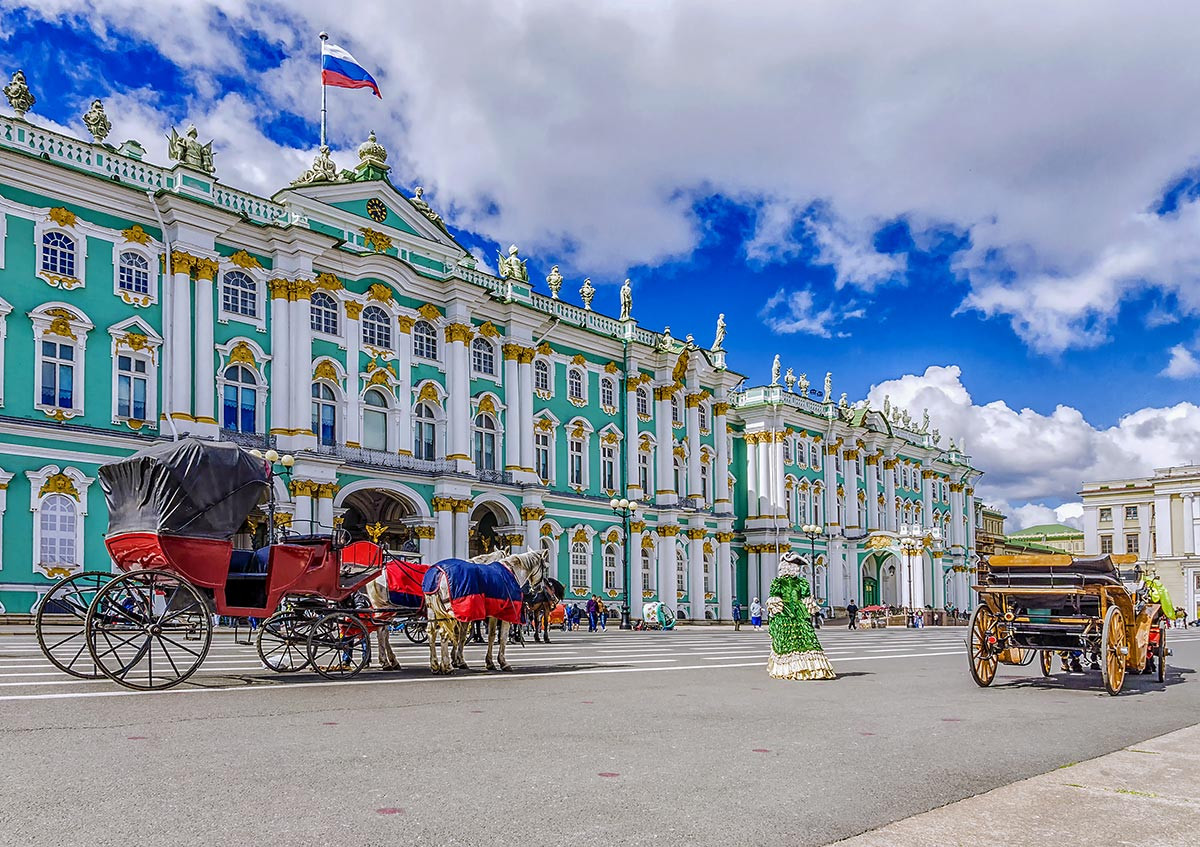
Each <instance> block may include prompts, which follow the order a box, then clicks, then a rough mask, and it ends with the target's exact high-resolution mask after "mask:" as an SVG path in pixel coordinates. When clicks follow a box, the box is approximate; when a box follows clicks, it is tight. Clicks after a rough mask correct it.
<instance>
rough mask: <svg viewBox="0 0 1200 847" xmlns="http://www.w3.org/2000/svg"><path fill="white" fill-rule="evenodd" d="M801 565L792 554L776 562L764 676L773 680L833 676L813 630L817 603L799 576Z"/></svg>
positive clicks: (768, 603) (769, 607)
mask: <svg viewBox="0 0 1200 847" xmlns="http://www.w3.org/2000/svg"><path fill="white" fill-rule="evenodd" d="M803 562H804V559H802V558H801V557H800V556H798V555H797V554H795V553H792V552H790V551H789V552H787V553H784V554H783V555H782V556H781V557H780V558H779V576H777V577H776V578H775V579H774V580H772V581H771V594H770V596H769V597H767V611H768V612H770V614H771V619H770V622H769V623H768V624H767V628H768V629H769V630H770V632H771V657H770V658H769V659H767V673H768V674H770V675H771V676H772V677H773V678H775V679H833V678H834V677H835V676H836V674H835V673H834V672H833V666H832V665H831V664H829V659H828V658H827V657H826V656H825V651H823V650H822V649H821V642H820V641H818V640H817V633H816V630H815V629H813V624H812V616H813V614H815V613H816V610H817V603H816V601H815V600H814V599H813V596H812V592H811V591H810V590H809V587H808V580H806V579H804V578H803V577H802V576H800V565H801V563H803Z"/></svg>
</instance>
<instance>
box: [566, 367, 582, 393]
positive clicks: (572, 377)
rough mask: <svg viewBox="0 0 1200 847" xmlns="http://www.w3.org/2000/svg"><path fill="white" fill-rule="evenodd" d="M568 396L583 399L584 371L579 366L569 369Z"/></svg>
mask: <svg viewBox="0 0 1200 847" xmlns="http://www.w3.org/2000/svg"><path fill="white" fill-rule="evenodd" d="M567 396H568V397H570V398H571V399H572V400H582V399H583V371H581V370H579V369H578V368H571V369H570V370H569V371H567Z"/></svg>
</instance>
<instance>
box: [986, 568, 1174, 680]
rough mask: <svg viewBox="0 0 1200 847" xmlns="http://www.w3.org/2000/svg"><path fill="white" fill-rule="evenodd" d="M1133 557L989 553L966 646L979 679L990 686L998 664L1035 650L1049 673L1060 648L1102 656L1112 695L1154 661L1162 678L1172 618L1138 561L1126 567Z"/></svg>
mask: <svg viewBox="0 0 1200 847" xmlns="http://www.w3.org/2000/svg"><path fill="white" fill-rule="evenodd" d="M1136 562H1137V556H1136V555H1106V556H1100V557H1097V558H1087V559H1084V558H1074V557H1072V556H1069V555H1066V554H1062V555H1054V554H1047V555H1040V554H1021V555H1006V556H992V557H991V558H990V559H989V561H988V562H987V569H986V571H984V570H983V569H981V574H982V577H981V580H980V583H979V584H978V585H975V586H973V588H974V590H975V591H977V592H978V593H979V606H978V607H977V608H976V609H975V611H974V613H973V614H972V616H971V624H970V629H969V635H968V642H967V648H968V656H969V660H970V667H971V676H972V677H973V678H974V680H975V682H976V683H977V684H978V685H980V686H988V685H990V684H991V683H992V680H993V679H994V678H995V675H996V669H997V667H998V666H999V664H1001V663H1003V664H1009V665H1026V664H1029V663H1031V662H1032V661H1033V659H1034V658H1035V657H1040V660H1041V669H1042V674H1043V675H1044V676H1049V675H1050V670H1051V661H1052V659H1053V656H1054V655H1055V654H1056V653H1059V654H1063V655H1068V656H1070V655H1083V656H1085V657H1089V658H1091V659H1093V660H1095V661H1098V663H1099V665H1100V672H1101V674H1102V677H1103V681H1104V687H1105V690H1106V691H1108V693H1109V694H1112V695H1115V694H1118V693H1119V692H1120V691H1121V686H1122V685H1123V684H1124V681H1125V674H1126V672H1127V671H1132V672H1134V673H1142V672H1144V671H1145V670H1147V669H1148V668H1149V667H1151V666H1155V667H1156V669H1157V673H1158V679H1159V681H1160V682H1161V681H1164V680H1165V678H1166V657H1167V646H1166V643H1167V638H1166V629H1167V622H1166V619H1165V618H1164V617H1163V615H1162V614H1161V610H1160V608H1159V605H1158V604H1157V603H1153V602H1149V598H1148V596H1147V592H1146V591H1145V590H1144V588H1143V586H1142V584H1141V583H1142V576H1143V574H1142V571H1141V568H1140V567H1134V568H1131V569H1128V570H1125V571H1122V570H1121V566H1122V565H1125V566H1129V565H1135V564H1136Z"/></svg>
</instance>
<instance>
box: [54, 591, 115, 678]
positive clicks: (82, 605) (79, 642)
mask: <svg viewBox="0 0 1200 847" xmlns="http://www.w3.org/2000/svg"><path fill="white" fill-rule="evenodd" d="M112 578H113V575H112V574H111V573H106V572H104V571H84V572H83V573H77V574H75V575H74V576H69V577H67V578H66V579H64V580H61V581H60V582H56V583H55V584H54V585H53V586H52V587H51V588H50V590H49V591H47V592H46V596H45V597H43V598H42V602H41V603H39V604H38V610H37V617H36V618H35V619H34V628H35V629H36V630H37V640H38V646H39V647H41V648H42V652H43V653H45V654H46V658H47V659H49V660H50V662H51V664H53V665H54V666H55V667H56V668H58V669H59V670H60V671H65V672H66V673H69V674H70V675H71V676H77V677H79V678H80V679H100V678H101V677H102V676H104V674H102V673H100V671H98V670H96V666H95V665H94V664H92V656H91V654H90V653H88V649H87V638H86V637H85V635H84V633H85V631H86V627H85V626H84V624H85V622H86V621H87V612H88V607H89V606H91V605H92V600H94V599H95V598H96V592H98V591H99V590H100V589H101V588H103V587H104V586H105V585H107V584H108V582H109V581H110V580H111V579H112Z"/></svg>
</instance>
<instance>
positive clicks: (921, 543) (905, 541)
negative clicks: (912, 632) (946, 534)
mask: <svg viewBox="0 0 1200 847" xmlns="http://www.w3.org/2000/svg"><path fill="white" fill-rule="evenodd" d="M941 539H942V531H941V529H940V528H939V527H938V526H936V525H935V526H932V527H930V528H929V529H925V527H923V526H921V524H920V523H919V522H918V523H911V524H901V525H900V550H901V551H902V552H903V553H904V567H905V569H906V570H907V571H908V608H909V611H910V613H911V614H910V625H912V626H916V622H917V618H916V615H917V611H916V609H917V604H916V601H915V598H914V596H913V557H914V556H917V555H919V554H920V553H921V551H922V550H924V549H925V547H926V546H927V545H933V546H937V547H938V549H939V550H940V544H941ZM936 578H937V577H936V576H935V575H934V574H932V573H931V574H930V586H929V590H930V591H931V592H934V593H936V590H937V583H936V582H935V580H936ZM922 585H924V583H922Z"/></svg>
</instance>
